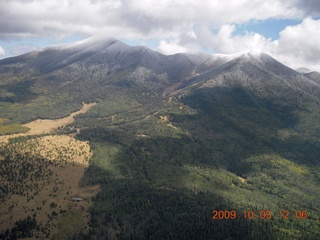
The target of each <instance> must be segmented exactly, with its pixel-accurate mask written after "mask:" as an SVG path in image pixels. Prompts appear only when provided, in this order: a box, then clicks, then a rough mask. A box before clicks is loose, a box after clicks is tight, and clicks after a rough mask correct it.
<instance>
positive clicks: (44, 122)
mask: <svg viewBox="0 0 320 240" xmlns="http://www.w3.org/2000/svg"><path fill="white" fill-rule="evenodd" d="M95 105H96V103H88V104H87V103H83V107H82V109H80V110H79V111H77V112H73V113H71V114H70V115H69V116H67V117H65V118H60V119H54V120H51V119H38V120H35V121H32V122H30V123H26V124H23V125H22V126H24V127H27V128H29V129H30V130H29V131H28V132H26V133H17V134H10V135H4V136H0V142H8V141H9V139H10V138H16V137H23V136H30V135H39V134H48V133H52V132H53V131H55V130H56V129H57V128H58V127H59V126H65V125H68V124H71V123H73V122H74V117H75V116H76V115H78V114H82V113H86V112H87V111H88V110H89V109H90V108H91V107H93V106H95Z"/></svg>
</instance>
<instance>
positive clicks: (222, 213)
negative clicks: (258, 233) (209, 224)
mask: <svg viewBox="0 0 320 240" xmlns="http://www.w3.org/2000/svg"><path fill="white" fill-rule="evenodd" d="M212 214H213V215H212V219H214V220H223V219H231V220H234V219H250V220H251V219H266V220H270V219H272V218H275V217H278V218H279V219H285V220H288V219H290V218H295V219H307V218H308V213H307V211H306V210H296V211H289V210H279V211H278V212H277V213H272V212H271V210H261V211H256V212H255V211H253V210H244V211H243V212H242V213H238V212H237V211H235V210H213V211H212Z"/></svg>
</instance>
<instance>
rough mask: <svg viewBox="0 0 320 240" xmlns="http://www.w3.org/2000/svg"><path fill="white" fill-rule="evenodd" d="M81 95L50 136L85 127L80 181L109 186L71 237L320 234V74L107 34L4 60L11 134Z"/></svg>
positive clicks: (4, 104)
mask: <svg viewBox="0 0 320 240" xmlns="http://www.w3.org/2000/svg"><path fill="white" fill-rule="evenodd" d="M82 102H85V103H93V102H96V103H97V104H96V105H95V106H94V107H93V108H91V109H90V111H88V112H86V113H84V114H80V115H77V116H76V117H75V122H74V123H73V124H72V126H71V125H69V126H66V127H65V128H59V129H58V130H56V131H53V132H51V133H49V134H50V135H53V136H52V137H56V135H57V134H65V131H68V129H70V128H69V127H74V128H76V129H80V130H81V131H80V132H79V133H78V134H76V135H75V136H74V137H75V138H76V139H77V141H86V142H88V143H89V144H90V149H91V151H92V156H91V158H90V160H89V167H88V169H87V170H86V171H85V173H84V176H83V177H82V179H81V186H82V187H88V186H95V185H101V190H100V191H99V193H98V194H97V195H96V196H95V197H93V199H92V200H93V207H92V208H91V212H90V216H91V217H90V219H91V220H90V231H80V232H77V233H74V236H73V237H74V238H77V239H212V238H213V239H318V238H319V237H320V228H319V220H320V215H319V211H318V210H319V209H320V201H319V200H318V199H319V198H320V187H319V183H320V173H319V163H320V162H319V156H320V124H319V119H320V108H319V107H320V106H319V104H320V74H319V73H317V72H309V73H300V72H297V71H295V70H293V69H290V68H289V67H287V66H285V65H283V64H282V63H280V62H278V61H277V60H276V59H274V58H272V57H271V56H269V55H267V54H265V53H263V52H258V51H251V52H248V53H243V54H235V55H230V56H226V55H205V54H175V55H171V56H166V55H162V54H160V53H157V52H155V51H153V50H151V49H148V48H146V47H142V46H135V47H132V46H129V45H126V44H124V43H122V42H121V41H118V40H116V39H113V38H107V39H105V38H99V37H93V38H90V39H87V40H84V41H81V42H78V43H75V44H68V45H62V46H53V47H48V48H45V49H41V50H37V51H33V52H30V53H27V54H25V55H22V56H17V57H14V58H9V59H4V60H1V61H0V113H1V114H0V118H3V119H7V120H6V121H5V122H3V123H1V124H2V125H3V124H4V125H7V126H10V127H7V128H6V129H10V130H11V131H12V133H16V132H17V131H21V132H25V131H27V130H28V129H25V128H23V126H28V125H27V124H26V123H28V122H31V121H34V120H37V119H58V118H64V117H66V116H68V115H69V114H70V113H71V112H75V111H77V110H79V109H80V108H81V106H82ZM23 124H25V125H23ZM1 127H2V126H0V129H1ZM9 133H10V132H9ZM38 137H43V136H38ZM22 141H26V140H22ZM0 154H1V155H0V159H1V156H3V158H4V156H5V155H4V154H5V153H4V152H0ZM0 161H1V160H0ZM8 161H9V159H8ZM214 210H217V211H218V213H219V211H220V215H215V212H214ZM226 210H228V211H232V210H234V211H236V213H237V216H235V215H234V214H233V215H232V216H231V215H228V216H229V217H228V218H229V219H224V218H226V216H227V215H226V214H229V213H230V212H229V213H226V212H225V211H226ZM221 211H223V212H221ZM249 212H250V213H249ZM232 213H234V212H232ZM252 213H254V215H255V217H254V218H253V219H250V218H251V217H252ZM270 214H272V217H271V215H270ZM219 216H220V218H222V219H219ZM233 217H234V218H235V219H231V218H233ZM30 218H31V219H32V216H30ZM214 218H218V219H214ZM269 218H270V219H269ZM12 227H14V226H12ZM56 227H57V229H56V231H58V229H59V228H61V227H62V226H61V225H59V224H57V226H56ZM34 228H35V229H36V227H34ZM8 231H9V233H8V234H7V235H6V236H13V235H14V233H13V231H12V230H10V229H9V230H8ZM10 231H11V232H10ZM32 231H35V230H31V232H32ZM0 234H3V235H2V236H5V234H6V233H5V230H4V231H3V232H1V231H0ZM10 234H11V235H10Z"/></svg>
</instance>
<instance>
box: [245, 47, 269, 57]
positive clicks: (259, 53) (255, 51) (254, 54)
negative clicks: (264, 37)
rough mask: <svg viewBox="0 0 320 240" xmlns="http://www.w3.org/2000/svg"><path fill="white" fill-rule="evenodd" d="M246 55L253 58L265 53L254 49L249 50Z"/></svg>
mask: <svg viewBox="0 0 320 240" xmlns="http://www.w3.org/2000/svg"><path fill="white" fill-rule="evenodd" d="M247 54H248V55H250V56H253V57H260V56H261V54H265V53H264V52H263V51H262V50H261V49H259V48H254V49H252V50H250V51H249V52H248V53H247Z"/></svg>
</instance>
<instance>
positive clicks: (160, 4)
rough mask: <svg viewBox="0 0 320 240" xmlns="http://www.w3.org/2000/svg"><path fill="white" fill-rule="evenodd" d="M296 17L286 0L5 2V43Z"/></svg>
mask: <svg viewBox="0 0 320 240" xmlns="http://www.w3.org/2000/svg"><path fill="white" fill-rule="evenodd" d="M296 14H297V10H296V9H295V8H294V7H292V6H291V5H288V4H287V1H285V0H269V1H262V0H257V1H249V0H228V1H227V0H226V1H224V2H223V3H221V1H218V0H203V1H197V0H171V1H168V0H162V1H160V0H159V1H155V0H108V1H102V0H82V1H76V0H60V1H56V0H33V1H22V0H10V1H1V2H0V38H5V37H7V38H9V37H16V38H23V37H30V36H51V37H56V38H61V37H63V36H66V35H69V34H86V35H93V34H98V33H101V32H104V33H107V34H109V35H111V36H116V37H119V38H126V37H128V38H129V37H139V38H150V37H153V38H154V37H158V38H163V37H165V36H166V37H172V36H173V35H175V34H176V33H177V31H179V30H180V33H181V30H183V29H184V25H189V24H198V25H205V26H208V27H209V28H216V29H218V28H220V27H221V26H222V25H224V24H232V23H243V22H246V21H248V20H250V19H258V20H263V19H267V18H270V17H276V18H292V17H295V16H296Z"/></svg>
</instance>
